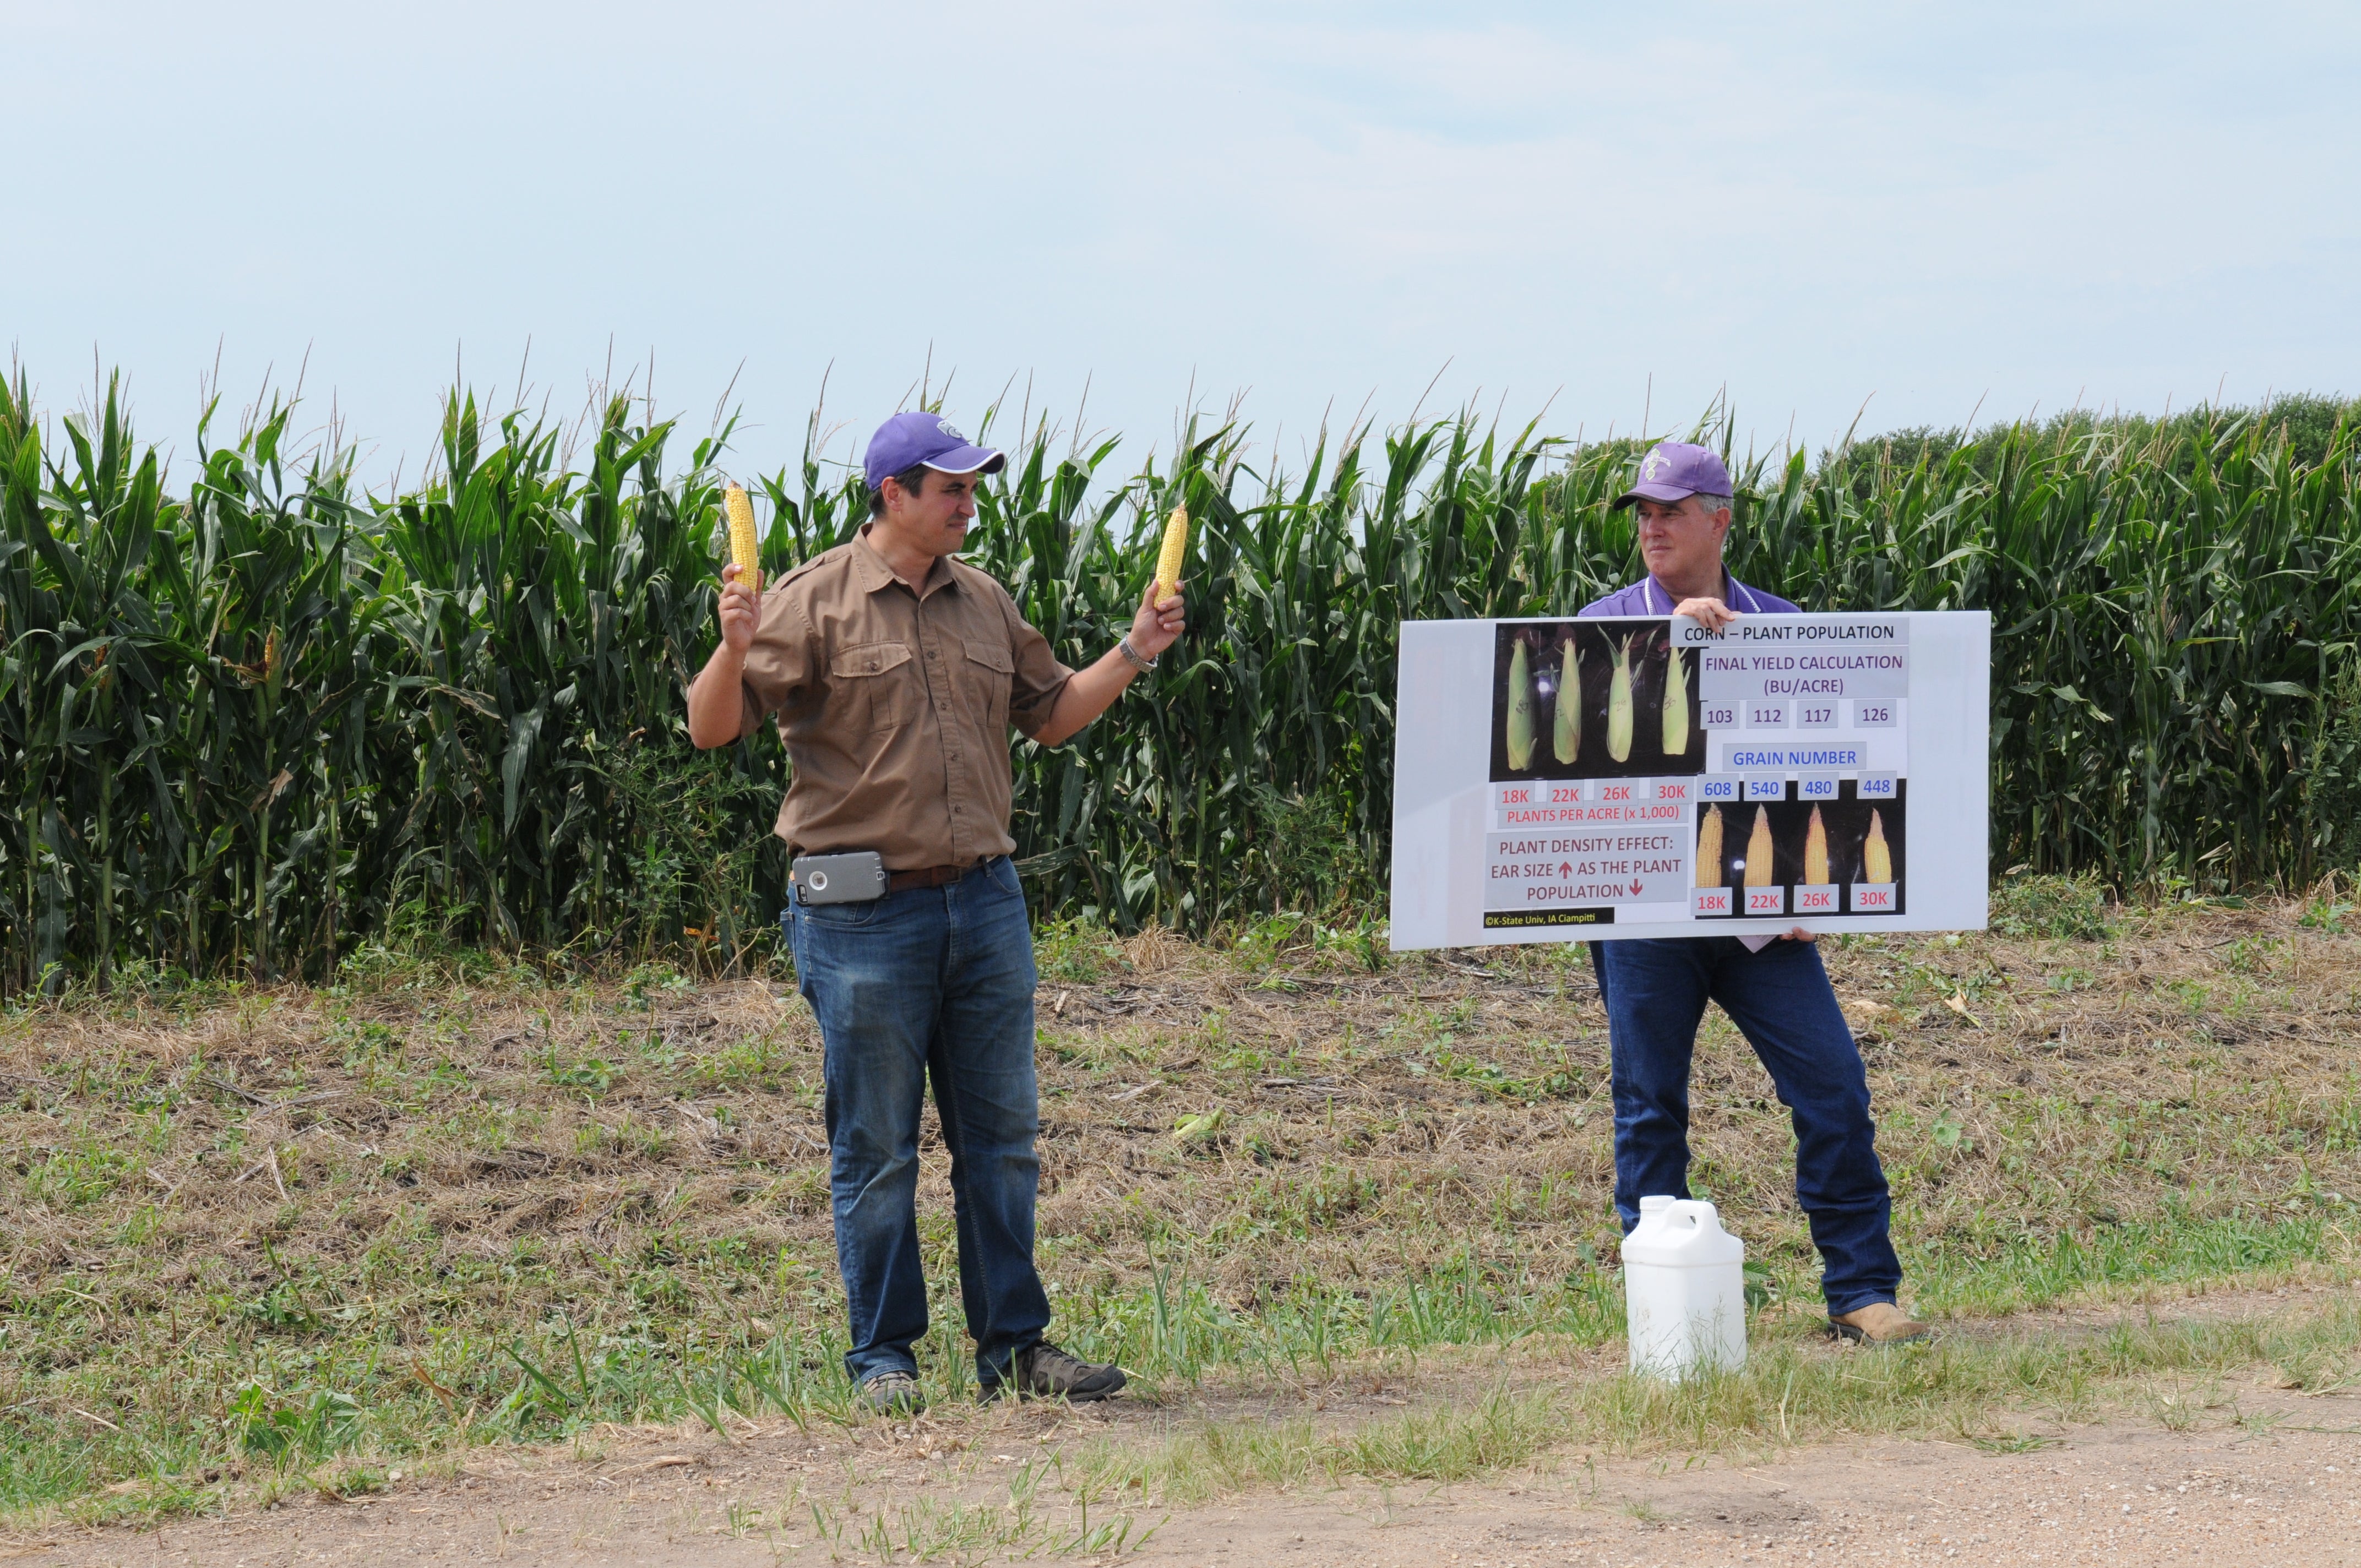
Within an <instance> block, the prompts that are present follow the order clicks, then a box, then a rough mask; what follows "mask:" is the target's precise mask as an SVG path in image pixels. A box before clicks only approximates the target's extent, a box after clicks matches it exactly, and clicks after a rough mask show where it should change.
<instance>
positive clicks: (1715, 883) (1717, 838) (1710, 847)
mask: <svg viewBox="0 0 2361 1568" xmlns="http://www.w3.org/2000/svg"><path fill="white" fill-rule="evenodd" d="M1696 881H1697V886H1699V887H1719V886H1720V885H1721V807H1719V806H1707V807H1706V808H1705V816H1704V817H1702V818H1700V819H1699V821H1698V822H1697V878H1696Z"/></svg>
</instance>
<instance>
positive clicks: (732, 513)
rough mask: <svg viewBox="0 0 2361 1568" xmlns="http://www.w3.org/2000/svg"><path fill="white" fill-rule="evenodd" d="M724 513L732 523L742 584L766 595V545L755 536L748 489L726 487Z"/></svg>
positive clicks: (733, 553)
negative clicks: (764, 573) (764, 568)
mask: <svg viewBox="0 0 2361 1568" xmlns="http://www.w3.org/2000/svg"><path fill="white" fill-rule="evenodd" d="M721 510H722V513H723V515H725V516H727V517H728V518H729V519H730V560H731V561H732V562H734V563H736V565H737V567H738V580H739V581H740V582H741V583H743V584H745V585H746V586H747V587H750V588H752V589H753V590H754V591H755V592H756V593H758V594H759V593H761V592H762V591H763V543H762V539H761V537H760V536H759V535H757V534H756V533H755V532H754V503H753V502H752V501H750V500H748V499H746V490H745V487H744V486H742V485H725V486H723V487H722V490H721Z"/></svg>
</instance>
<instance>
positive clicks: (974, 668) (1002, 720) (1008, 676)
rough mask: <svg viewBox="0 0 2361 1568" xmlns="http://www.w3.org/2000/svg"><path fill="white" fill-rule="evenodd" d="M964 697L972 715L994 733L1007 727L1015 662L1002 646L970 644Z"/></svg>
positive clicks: (1000, 643)
mask: <svg viewBox="0 0 2361 1568" xmlns="http://www.w3.org/2000/svg"><path fill="white" fill-rule="evenodd" d="M966 674H967V687H968V691H967V696H968V701H969V702H970V704H972V708H973V710H974V711H975V712H977V713H979V714H981V715H982V716H983V720H984V722H985V723H986V724H988V725H990V726H991V727H992V729H993V730H994V731H995V732H997V731H999V730H1003V729H1006V728H1007V727H1008V689H1009V687H1010V686H1012V685H1015V684H1016V656H1015V655H1014V654H1012V653H1011V652H1009V651H1008V644H1007V643H1005V642H970V643H969V644H968V645H967V659H966Z"/></svg>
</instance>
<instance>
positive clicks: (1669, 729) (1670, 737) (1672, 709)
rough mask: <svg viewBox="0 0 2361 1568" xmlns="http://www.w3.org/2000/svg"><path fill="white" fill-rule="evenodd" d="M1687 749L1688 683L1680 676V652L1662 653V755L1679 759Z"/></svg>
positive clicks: (1672, 650)
mask: <svg viewBox="0 0 2361 1568" xmlns="http://www.w3.org/2000/svg"><path fill="white" fill-rule="evenodd" d="M1688 749H1689V683H1688V681H1687V680H1686V678H1685V677H1684V676H1683V675H1682V674H1681V651H1680V650H1679V649H1678V648H1668V649H1666V650H1665V651H1664V755H1665V756H1667V757H1679V756H1684V755H1686V753H1687V751H1688Z"/></svg>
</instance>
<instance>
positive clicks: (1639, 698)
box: [1492, 619, 1705, 780]
mask: <svg viewBox="0 0 2361 1568" xmlns="http://www.w3.org/2000/svg"><path fill="white" fill-rule="evenodd" d="M1492 699H1493V716H1492V735H1493V757H1492V777H1493V778H1494V779H1495V780H1507V779H1528V778H1530V779H1589V778H1661V777H1666V776H1675V775H1679V774H1684V773H1697V772H1699V771H1700V770H1702V769H1703V767H1704V766H1705V737H1704V734H1703V732H1702V731H1701V730H1700V729H1698V728H1697V725H1696V723H1695V722H1693V716H1694V715H1695V714H1696V712H1697V660H1696V659H1695V658H1694V657H1693V656H1690V655H1687V654H1684V653H1680V652H1675V649H1674V648H1673V646H1672V639H1671V636H1670V634H1669V632H1668V630H1667V629H1666V626H1665V623H1664V621H1663V620H1653V619H1652V620H1636V619H1634V620H1603V619H1602V620H1559V621H1548V620H1532V621H1503V622H1500V623H1499V663H1498V670H1497V674H1496V676H1495V679H1494V683H1493V694H1492Z"/></svg>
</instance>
